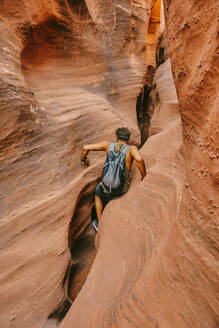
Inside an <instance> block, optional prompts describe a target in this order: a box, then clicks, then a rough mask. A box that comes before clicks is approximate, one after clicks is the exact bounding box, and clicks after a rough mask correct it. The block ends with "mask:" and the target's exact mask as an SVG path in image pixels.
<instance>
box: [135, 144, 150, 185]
mask: <svg viewBox="0 0 219 328" xmlns="http://www.w3.org/2000/svg"><path fill="white" fill-rule="evenodd" d="M131 155H132V157H133V158H134V160H135V162H136V165H137V168H138V169H139V171H140V173H141V180H143V179H144V177H145V176H146V175H147V172H146V168H145V162H144V158H143V157H142V155H141V153H140V152H139V150H138V148H137V147H135V146H132V147H131Z"/></svg>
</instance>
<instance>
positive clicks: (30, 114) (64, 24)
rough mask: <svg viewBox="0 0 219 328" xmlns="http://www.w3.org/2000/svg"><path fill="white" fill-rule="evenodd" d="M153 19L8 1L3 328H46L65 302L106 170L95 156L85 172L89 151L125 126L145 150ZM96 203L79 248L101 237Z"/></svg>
mask: <svg viewBox="0 0 219 328" xmlns="http://www.w3.org/2000/svg"><path fill="white" fill-rule="evenodd" d="M149 12H150V2H145V1H139V2H138V3H136V2H135V1H130V2H126V1H125V2H123V3H121V2H120V1H111V0H109V1H105V0H104V1H101V0H98V1H95V5H94V2H93V1H89V0H86V1H84V0H77V1H71V0H65V1H56V0H52V1H44V0H42V1H37V2H36V1H32V0H22V1H19V2H17V1H15V0H12V1H10V2H9V1H8V0H2V1H1V4H0V34H1V37H0V40H1V41H0V51H1V53H0V71H1V85H0V88H1V89H0V98H1V105H0V113H1V123H0V124H1V129H0V150H1V153H0V158H1V166H0V171H1V177H0V183H1V190H0V206H1V208H0V213H1V221H0V225H1V226H0V229H1V237H0V249H1V252H0V257H1V258H0V261H1V273H0V285H1V294H0V308H1V318H0V326H1V327H4V328H6V327H22V328H25V327H27V328H30V327H32V328H34V327H42V326H43V325H44V323H45V322H46V320H47V317H48V315H49V314H50V313H51V312H53V311H54V310H55V308H56V307H57V306H58V305H59V304H60V303H61V302H62V301H63V299H64V298H65V297H66V293H67V291H66V289H65V288H64V289H63V288H62V285H63V279H64V276H65V272H66V268H67V266H68V262H69V258H70V252H69V248H68V239H69V236H68V233H69V231H71V230H69V225H70V222H71V219H72V216H73V215H74V214H75V212H74V211H75V204H77V201H78V196H79V195H80V194H81V191H83V189H84V187H85V186H93V187H92V188H94V186H95V182H96V181H97V179H98V177H99V175H100V172H101V171H100V170H101V165H102V163H103V156H102V155H100V154H93V155H92V156H91V163H92V165H91V167H90V168H89V169H87V170H84V169H82V168H81V167H80V151H81V147H82V145H83V144H84V143H87V142H97V141H99V140H102V139H103V138H104V139H106V140H108V139H111V138H113V136H114V131H115V129H116V127H118V126H121V125H125V126H129V127H130V128H131V129H132V132H133V142H135V143H138V141H139V132H138V129H137V124H136V111H135V105H136V96H137V95H138V93H139V90H140V87H141V86H142V83H143V78H144V71H145V65H146V64H145V42H146V31H147V23H148V20H149ZM90 193H91V191H90ZM89 197H90V198H91V197H92V195H91V194H90V195H89ZM89 197H88V198H87V200H85V201H87V202H88V205H87V210H86V213H85V211H84V210H83V208H82V209H80V211H79V215H77V217H76V219H75V223H74V227H75V230H74V233H72V231H71V233H72V236H71V238H72V239H74V238H79V237H80V236H82V235H83V233H85V234H86V233H88V234H91V235H94V233H93V231H92V230H90V217H89V214H90V213H89V206H90V205H89V202H90V198H89ZM74 218H75V217H74ZM77 240H78V239H77ZM77 256H80V252H78V253H77V254H74V260H75V261H76V262H77ZM80 264H81V263H80ZM86 264H87V263H86V261H84V263H83V267H84V266H85V271H86V270H87V269H86ZM88 264H89V263H88ZM86 274H87V273H86ZM79 278H80V277H79ZM79 278H78V279H79ZM72 288H73V290H72V293H73V295H74V294H75V289H76V290H77V292H78V287H77V286H75V287H74V286H73V287H72ZM74 288H75V289H74Z"/></svg>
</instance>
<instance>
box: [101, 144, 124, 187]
mask: <svg viewBox="0 0 219 328" xmlns="http://www.w3.org/2000/svg"><path fill="white" fill-rule="evenodd" d="M127 150H128V146H126V147H125V148H124V149H123V150H122V151H121V152H118V153H116V152H115V151H114V143H113V142H112V143H111V144H110V146H109V151H108V155H107V158H106V162H105V164H104V167H103V173H102V182H103V184H104V186H105V187H106V188H107V189H109V190H110V192H111V191H113V190H115V189H118V188H119V187H121V186H122V185H123V183H124V178H125V165H126V163H125V160H126V153H127Z"/></svg>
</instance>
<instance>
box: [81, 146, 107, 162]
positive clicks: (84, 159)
mask: <svg viewBox="0 0 219 328" xmlns="http://www.w3.org/2000/svg"><path fill="white" fill-rule="evenodd" d="M108 149H109V142H108V141H102V142H99V143H96V144H91V145H85V146H84V147H83V148H82V151H81V162H82V163H83V164H84V165H85V166H88V165H89V164H90V163H89V160H88V159H87V155H88V153H89V151H93V150H97V151H98V150H99V151H100V150H102V151H105V152H108Z"/></svg>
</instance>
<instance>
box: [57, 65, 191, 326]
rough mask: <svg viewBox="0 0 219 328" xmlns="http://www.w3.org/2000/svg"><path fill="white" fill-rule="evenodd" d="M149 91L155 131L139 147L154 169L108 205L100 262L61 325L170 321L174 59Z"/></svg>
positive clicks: (178, 137)
mask: <svg viewBox="0 0 219 328" xmlns="http://www.w3.org/2000/svg"><path fill="white" fill-rule="evenodd" d="M151 97H152V98H153V102H152V104H153V106H154V115H153V119H152V121H151V129H150V138H149V139H148V140H147V142H146V144H145V145H144V146H143V148H142V149H141V152H142V154H143V155H144V158H145V160H146V164H147V168H148V176H147V177H146V179H145V180H143V182H141V183H140V184H138V185H136V186H135V187H133V188H132V189H131V190H130V192H129V193H128V194H127V195H126V196H124V197H123V198H121V199H119V200H115V201H113V202H111V203H110V204H109V205H108V206H107V208H106V209H105V211H104V215H103V219H102V221H101V225H100V231H99V234H98V240H97V243H98V252H97V256H96V259H95V262H94V264H93V266H92V269H91V272H90V274H89V276H88V278H87V281H86V283H85V285H84V287H83V288H82V290H81V292H80V294H79V295H78V297H77V299H76V300H75V302H74V304H73V306H72V308H71V309H70V311H69V312H68V314H67V316H66V318H65V319H64V321H63V323H62V324H61V327H62V328H67V327H70V326H71V325H72V324H73V322H77V323H78V327H129V326H133V327H159V325H160V326H162V327H169V325H168V324H169V322H168V316H167V319H165V312H166V311H168V307H169V306H170V305H169V304H168V302H167V301H166V300H165V293H164V297H163V298H159V293H160V292H161V290H160V289H161V288H163V289H165V286H163V283H162V279H164V281H165V276H166V274H167V273H166V272H165V271H166V270H168V269H169V267H168V265H166V263H165V257H164V254H165V248H166V247H167V246H168V244H169V242H170V241H171V238H172V234H173V231H174V229H175V223H176V218H177V213H178V210H179V205H180V201H181V196H182V189H183V185H184V173H185V170H184V166H183V156H182V154H181V147H182V131H181V120H180V114H179V110H178V101H177V96H176V92H175V87H174V83H173V79H172V73H171V68H170V60H167V61H166V62H165V63H164V64H163V65H161V66H160V67H159V68H158V70H157V72H156V74H155V77H154V87H153V90H152V92H151ZM173 136H174V140H173V138H172V137H173ZM176 177H177V179H176ZM113 227H116V228H115V229H114V228H113ZM106 254H107V256H106ZM163 276H164V277H163ZM160 279H161V281H160ZM166 288H167V289H168V284H167V285H166ZM171 296H172V298H173V299H174V298H175V292H174V291H173V292H172V295H171V293H169V297H170V298H171ZM82 304H83V305H82ZM171 320H172V319H171ZM174 320H175V318H173V322H174Z"/></svg>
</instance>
